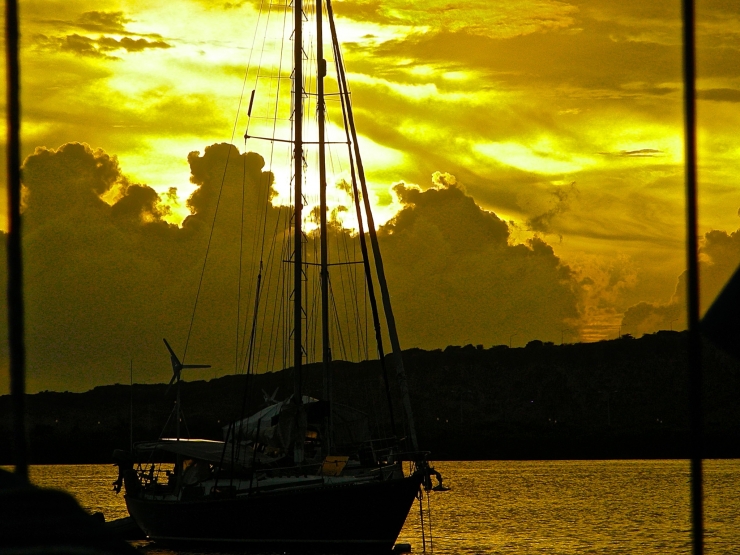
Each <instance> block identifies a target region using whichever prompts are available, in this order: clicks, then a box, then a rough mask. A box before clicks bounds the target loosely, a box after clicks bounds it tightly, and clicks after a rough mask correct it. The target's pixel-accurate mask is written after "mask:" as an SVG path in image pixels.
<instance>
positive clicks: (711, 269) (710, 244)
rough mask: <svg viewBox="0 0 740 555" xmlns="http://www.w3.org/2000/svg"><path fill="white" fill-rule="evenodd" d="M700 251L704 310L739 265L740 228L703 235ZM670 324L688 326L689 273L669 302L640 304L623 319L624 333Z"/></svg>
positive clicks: (681, 276) (703, 310)
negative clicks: (687, 289)
mask: <svg viewBox="0 0 740 555" xmlns="http://www.w3.org/2000/svg"><path fill="white" fill-rule="evenodd" d="M700 253H701V255H702V262H701V263H700V268H699V277H700V279H699V283H700V288H701V291H700V299H701V310H702V313H704V312H706V310H707V309H708V308H709V307H710V306H711V304H712V302H713V301H714V299H715V298H716V297H717V295H718V294H719V292H720V291H721V290H722V288H723V287H724V286H725V284H726V283H727V281H728V280H729V279H730V276H732V274H733V272H734V271H735V269H736V268H737V267H738V265H739V264H740V229H739V230H737V231H734V232H731V233H728V232H726V231H720V230H712V231H709V232H708V233H706V234H705V235H704V238H703V241H702V244H701V247H700ZM671 326H672V327H673V329H678V328H679V326H680V327H681V328H684V327H685V326H686V272H683V273H682V274H681V275H680V276H679V278H678V283H677V284H676V290H675V292H674V294H673V296H672V298H671V299H670V301H668V302H667V303H648V302H641V303H638V304H636V305H634V306H632V307H630V308H629V309H627V311H626V312H625V314H624V320H623V322H622V327H623V329H624V331H625V333H631V334H633V335H635V334H638V335H641V334H644V333H652V332H655V331H657V330H660V329H670V327H671Z"/></svg>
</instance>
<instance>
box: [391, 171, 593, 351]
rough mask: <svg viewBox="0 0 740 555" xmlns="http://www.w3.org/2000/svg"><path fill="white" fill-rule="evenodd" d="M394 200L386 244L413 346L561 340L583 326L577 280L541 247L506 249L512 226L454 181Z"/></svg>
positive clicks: (400, 189) (409, 190) (402, 321)
mask: <svg viewBox="0 0 740 555" xmlns="http://www.w3.org/2000/svg"><path fill="white" fill-rule="evenodd" d="M394 192H395V194H396V195H397V196H398V199H399V200H400V202H401V203H402V205H403V208H402V209H401V210H400V211H399V213H398V214H397V215H396V217H394V218H393V219H392V220H391V221H389V222H388V224H386V225H385V226H383V227H382V228H381V230H380V238H381V248H382V249H383V252H384V254H385V260H387V261H388V262H387V264H388V268H389V269H388V274H389V278H388V279H389V281H390V283H391V284H392V289H391V292H392V294H393V295H394V298H395V299H398V301H399V302H398V303H397V305H398V307H397V308H396V311H397V319H398V320H399V327H400V329H401V330H404V331H403V333H404V339H405V340H406V343H407V344H411V345H418V346H421V347H426V348H435V347H439V346H442V345H446V344H466V343H478V342H479V343H484V344H500V343H506V342H508V337H509V335H510V334H512V333H515V332H518V334H519V335H520V336H521V339H522V340H524V338H529V339H532V338H535V337H536V338H541V339H544V340H555V339H556V336H557V337H559V335H560V330H561V328H562V327H563V324H564V322H568V321H571V320H575V319H577V318H578V311H577V306H576V305H577V297H578V295H579V292H578V286H577V284H576V283H575V280H574V279H573V275H572V272H571V270H570V268H569V267H568V266H567V265H565V264H563V263H562V262H561V261H560V259H559V258H558V257H557V256H555V254H554V253H553V250H552V248H551V247H550V246H549V245H547V244H546V243H545V242H544V241H542V240H541V239H538V238H533V239H530V240H529V241H528V242H527V244H519V245H512V244H510V243H509V238H510V237H509V227H508V225H507V224H506V223H505V222H503V221H502V220H501V219H499V218H498V217H497V216H496V214H494V213H492V212H489V211H486V210H483V209H482V208H481V207H480V206H478V205H477V204H476V203H475V201H474V199H473V198H472V197H470V196H468V195H466V194H465V193H464V191H463V190H462V188H461V187H460V186H458V184H457V183H456V182H455V181H453V180H451V179H439V178H438V179H437V182H436V183H435V184H434V186H432V187H430V188H429V189H427V190H425V191H422V190H421V189H419V188H417V187H413V186H408V185H405V184H403V183H400V184H398V185H396V186H395V187H394Z"/></svg>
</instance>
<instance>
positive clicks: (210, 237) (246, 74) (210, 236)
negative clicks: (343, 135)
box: [182, 0, 264, 364]
mask: <svg viewBox="0 0 740 555" xmlns="http://www.w3.org/2000/svg"><path fill="white" fill-rule="evenodd" d="M262 3H263V4H264V0H263V2H262ZM259 13H260V15H261V14H262V5H260V12H259ZM259 19H260V16H258V17H257V25H256V26H255V38H254V39H253V43H252V48H251V49H250V52H249V61H248V62H247V69H246V71H245V72H244V80H243V81H242V90H241V94H240V95H239V103H238V105H237V109H236V117H235V118H234V126H233V128H232V130H231V141H230V143H229V144H230V146H234V137H235V136H236V128H237V125H238V124H239V114H240V111H241V106H242V102H243V100H244V90H245V89H246V85H247V78H248V77H249V69H250V67H251V62H252V52H253V51H254V40H255V39H256V35H257V26H258V25H259ZM230 158H231V148H229V151H228V154H227V155H226V163H225V164H224V171H223V175H222V176H221V185H220V187H219V190H218V199H217V200H216V208H215V210H214V212H213V221H212V222H211V230H210V232H209V234H208V244H207V246H206V254H205V256H204V258H203V268H202V269H201V272H200V279H199V280H198V290H197V293H196V294H195V302H194V303H193V313H192V315H191V317H190V325H189V327H188V335H187V338H186V340H185V349H184V351H183V354H182V362H183V364H184V363H185V360H186V358H187V354H188V346H189V345H190V336H191V334H192V331H193V322H194V321H195V313H196V310H197V308H198V300H199V299H200V292H201V289H202V286H203V276H204V275H205V272H206V264H207V263H208V253H209V252H210V249H211V241H212V240H213V230H214V229H215V227H216V216H217V215H218V208H219V205H220V204H221V194H222V193H223V189H224V182H225V181H226V171H227V168H228V167H229V159H230Z"/></svg>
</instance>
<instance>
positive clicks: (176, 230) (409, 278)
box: [3, 143, 580, 391]
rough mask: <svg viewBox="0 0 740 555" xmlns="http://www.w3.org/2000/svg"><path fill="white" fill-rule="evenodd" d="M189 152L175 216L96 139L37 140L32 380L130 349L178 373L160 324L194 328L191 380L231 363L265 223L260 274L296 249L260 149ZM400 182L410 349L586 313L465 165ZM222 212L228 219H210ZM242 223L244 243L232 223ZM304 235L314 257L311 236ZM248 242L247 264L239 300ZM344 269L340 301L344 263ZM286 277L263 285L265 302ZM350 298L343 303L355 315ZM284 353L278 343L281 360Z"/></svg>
mask: <svg viewBox="0 0 740 555" xmlns="http://www.w3.org/2000/svg"><path fill="white" fill-rule="evenodd" d="M227 159H229V160H230V163H229V166H228V168H229V169H228V171H227V172H226V173H224V167H225V162H226V160H227ZM188 162H189V164H190V167H191V181H192V182H193V184H194V185H195V186H196V189H195V192H194V193H193V194H192V196H191V197H190V199H189V201H188V206H189V208H190V210H191V212H192V215H191V216H190V217H188V218H187V219H186V220H185V221H184V223H183V225H182V227H177V226H174V225H171V224H168V223H167V222H166V221H165V220H164V216H165V215H166V212H167V206H166V202H165V201H166V199H165V198H163V197H161V196H160V195H158V194H157V193H156V192H155V191H154V190H153V189H151V188H150V187H148V186H147V185H146V184H140V183H132V182H131V181H130V180H129V179H127V178H126V177H125V175H124V173H123V172H122V169H121V167H120V166H119V164H118V161H117V159H116V157H115V156H112V155H110V154H108V153H106V152H104V151H102V150H100V149H93V148H91V147H89V146H88V145H85V144H80V143H69V144H65V145H63V146H62V147H60V148H58V149H56V150H54V149H47V148H38V149H37V150H36V151H35V153H34V154H33V155H31V156H29V157H28V158H27V160H26V161H25V163H24V166H23V175H24V184H25V187H26V208H25V212H24V218H25V230H24V232H25V235H24V249H25V251H24V256H25V264H26V266H25V287H26V306H27V345H28V382H29V389H30V390H32V391H35V390H41V389H57V390H80V389H87V388H89V387H91V386H94V385H97V384H103V383H111V382H123V381H125V380H126V379H127V376H128V374H127V373H128V366H129V361H130V360H132V359H133V360H134V364H135V368H136V372H137V374H136V379H137V380H139V381H164V380H167V379H168V378H169V372H170V370H169V361H168V358H167V355H166V352H165V351H164V347H163V346H162V340H161V338H162V337H167V338H168V340H170V342H171V343H172V344H173V345H176V346H177V347H176V350H178V352H180V353H181V352H182V350H183V346H184V344H185V341H186V337H187V333H188V329H189V327H190V326H192V329H193V333H192V336H191V340H190V343H189V347H188V355H187V357H188V360H189V361H191V362H206V363H210V364H212V365H213V366H214V369H213V370H206V371H203V372H201V373H200V374H198V373H197V372H194V373H193V374H192V375H191V379H196V378H201V379H202V378H209V377H213V375H221V374H225V373H229V372H233V371H235V369H234V348H235V340H234V335H235V334H234V331H235V328H236V326H235V323H236V321H237V318H241V319H242V320H245V319H246V317H247V316H248V314H249V309H248V307H249V306H251V302H252V301H251V296H250V295H248V293H250V292H253V290H254V289H253V284H254V281H255V280H254V277H255V275H256V274H255V273H254V272H255V270H256V268H257V262H256V261H257V260H259V258H260V256H259V255H255V254H254V253H253V252H252V251H251V250H250V249H251V248H252V247H251V246H250V245H254V244H258V245H259V244H260V243H261V242H262V239H261V236H260V233H261V232H260V231H259V230H260V229H261V228H266V229H268V230H269V231H270V233H269V235H268V236H267V240H266V241H264V244H265V245H266V246H265V248H264V254H263V255H262V257H261V258H262V259H264V260H265V270H264V275H263V278H262V279H263V283H265V284H266V283H270V282H272V283H279V282H280V279H282V278H281V277H280V274H281V272H284V270H281V269H280V268H281V267H283V266H285V264H284V263H282V262H283V261H284V260H285V259H286V258H288V257H289V256H290V255H289V253H286V252H284V251H280V250H279V245H278V247H275V246H274V245H273V244H272V243H271V239H270V235H271V234H272V231H273V230H277V231H278V233H277V235H278V238H281V237H282V236H283V235H285V234H286V233H289V227H288V223H287V222H288V220H286V211H285V210H284V209H281V208H280V207H274V206H272V205H271V203H270V202H269V199H271V198H273V196H274V195H275V191H274V189H273V188H272V181H273V177H272V175H271V174H270V173H269V172H265V171H263V165H264V162H263V160H262V158H261V157H260V156H259V155H257V154H254V153H247V154H240V153H239V152H238V151H237V150H236V149H235V148H233V147H230V146H228V145H224V144H216V145H212V146H210V147H208V148H206V149H205V150H204V152H203V153H199V152H192V153H191V154H190V155H189V156H188ZM222 183H223V188H222V187H221V184H222ZM393 191H394V194H395V195H397V197H398V200H399V202H400V203H401V205H402V209H401V210H400V211H399V212H398V213H397V215H396V216H395V218H393V219H392V220H391V221H389V222H388V223H387V224H386V225H385V226H383V227H382V228H381V229H380V230H379V239H380V243H381V250H382V252H383V254H384V261H385V264H386V271H387V275H388V280H389V286H390V291H391V295H392V297H393V302H394V310H395V311H396V318H397V321H398V324H399V329H400V330H401V340H402V345H403V346H404V347H405V348H410V347H424V348H437V347H445V346H446V345H448V344H466V343H474V344H477V343H483V344H485V345H491V344H500V343H508V340H509V337H510V335H511V334H517V335H516V338H517V339H516V340H515V341H514V343H515V344H520V345H521V344H523V342H526V341H528V340H530V339H534V338H540V339H544V340H556V339H557V338H558V337H559V336H560V332H561V329H562V328H563V326H564V325H566V324H567V323H570V322H575V321H576V320H577V319H578V317H579V309H578V302H579V295H580V289H579V288H580V286H579V284H578V283H577V281H576V279H575V276H574V274H573V272H572V271H571V269H570V268H569V267H568V266H567V265H565V264H563V263H562V261H561V260H560V259H559V258H558V257H557V256H556V255H555V254H554V252H553V250H552V248H551V247H550V246H549V245H548V244H547V243H545V242H544V241H543V240H541V239H537V238H534V239H530V240H529V241H527V242H526V244H513V242H512V241H511V235H510V228H509V225H508V224H507V223H506V222H504V221H502V220H501V219H500V218H498V217H497V216H496V215H495V214H494V213H492V212H489V211H486V210H483V209H482V208H481V207H480V206H479V205H477V204H476V202H475V200H474V199H473V198H472V197H471V196H469V195H468V194H466V192H465V190H464V188H463V187H462V185H460V184H459V183H457V181H456V180H455V178H454V177H453V176H451V175H449V174H442V173H436V174H435V175H434V176H433V180H432V183H431V185H430V186H429V187H428V188H426V189H425V190H422V189H420V188H418V187H415V186H411V185H407V184H404V183H398V184H397V185H395V186H394V188H393ZM242 206H244V207H245V214H246V217H245V221H247V222H251V221H253V220H255V219H256V220H259V221H261V222H263V223H264V225H263V226H258V227H254V226H253V225H252V224H251V223H246V224H245V225H244V226H242V224H241V207H242ZM217 211H218V214H217V216H218V217H217V218H216V220H217V221H218V222H219V224H218V225H217V226H215V227H214V228H213V233H211V223H212V222H213V220H214V214H216V212H217ZM240 226H242V229H243V230H244V234H245V237H246V239H245V241H244V243H240V242H239V241H238V240H237V238H236V237H231V236H228V235H227V232H226V228H227V227H232V228H234V227H236V228H237V229H239V227H240ZM332 233H333V235H332V241H333V243H332V244H336V245H339V242H338V239H342V240H344V239H346V238H349V239H353V238H352V237H351V234H350V232H349V231H347V230H344V229H341V228H340V227H338V226H336V225H335V226H333V231H332ZM255 238H256V239H258V240H257V241H256V242H255V241H254V239H255ZM308 240H309V243H308V245H307V251H308V252H309V259H311V258H310V257H311V256H314V254H310V253H312V252H314V250H313V249H314V247H315V237H313V236H309V238H308ZM209 243H210V245H211V246H210V250H209V251H208V264H206V266H205V268H206V269H205V271H203V257H204V253H205V251H206V247H207V246H208V245H209ZM333 248H334V247H333ZM336 248H339V247H336ZM239 252H242V253H244V255H243V257H242V259H243V264H242V273H243V275H244V277H243V280H242V285H241V287H242V290H241V292H242V299H241V301H240V302H237V301H235V299H237V295H238V293H239V289H238V286H237V282H238V276H239V267H238V259H239ZM3 264H4V258H3ZM270 264H272V265H273V269H268V266H269V265H270ZM250 272H251V273H250ZM270 272H272V274H269V273H270ZM201 275H202V278H201ZM333 276H334V277H333V278H332V288H333V294H334V295H335V297H336V298H337V299H338V298H339V295H340V293H339V288H340V285H341V284H340V282H341V281H342V280H343V279H344V277H342V276H341V275H340V274H339V272H337V273H334V274H333ZM201 279H202V287H201V289H200V296H199V298H198V303H199V308H198V310H197V311H196V316H195V318H194V319H193V320H192V323H191V316H192V314H193V305H194V301H195V297H196V294H197V292H198V283H199V281H200V280H201ZM310 283H311V282H309V285H307V286H306V287H307V290H311V287H312V286H311V285H310ZM250 288H252V289H251V290H250ZM285 291H287V289H285V287H284V288H283V293H279V294H272V295H267V294H266V295H265V296H264V297H263V301H262V302H263V307H264V312H265V313H270V311H272V310H274V309H273V308H270V307H271V306H272V305H274V303H276V302H277V301H278V300H279V298H278V297H279V295H280V294H284V293H285ZM339 304H340V303H339V301H337V306H339ZM342 310H344V309H342V308H341V307H340V309H338V311H337V314H338V317H342V318H343V317H344V316H343V314H342ZM274 314H276V316H274V318H273V317H271V318H268V319H266V320H264V321H263V322H262V324H261V325H263V326H264V328H265V330H264V331H263V332H260V333H261V341H263V342H265V346H264V349H265V351H267V350H268V348H269V347H268V346H267V342H272V343H273V344H274V343H275V342H277V341H278V339H275V338H273V337H272V336H271V331H270V329H271V328H270V326H273V325H274V322H273V321H272V320H275V319H279V318H280V317H281V316H278V315H277V314H278V313H277V312H275V313H274ZM3 325H4V324H3ZM568 325H569V326H570V327H573V326H574V324H568ZM241 333H244V331H243V330H242V332H241ZM337 352H339V348H338V347H337ZM370 352H371V353H372V352H373V351H372V350H371V351H370ZM260 360H263V361H264V360H266V358H265V357H263V358H262V359H260ZM280 363H281V360H280V356H278V357H277V359H276V360H273V364H274V365H278V366H279V365H280ZM263 369H264V368H263ZM5 385H7V384H5Z"/></svg>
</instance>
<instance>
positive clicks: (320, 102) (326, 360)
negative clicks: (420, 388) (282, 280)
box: [316, 0, 333, 454]
mask: <svg viewBox="0 0 740 555" xmlns="http://www.w3.org/2000/svg"><path fill="white" fill-rule="evenodd" d="M321 2H322V0H316V52H317V54H316V65H317V66H318V67H317V75H316V93H317V97H318V99H317V106H316V112H317V113H316V117H317V119H318V122H317V123H318V127H319V129H318V131H319V205H320V206H319V209H320V211H321V214H320V218H319V222H320V228H321V229H320V235H321V351H322V356H321V360H322V365H323V371H324V372H323V374H324V399H325V400H326V401H327V402H328V403H329V417H328V419H327V428H328V430H327V432H328V436H329V437H327V454H330V453H331V442H332V424H333V422H332V403H331V389H332V388H331V386H332V383H331V382H332V379H331V378H332V376H331V348H330V345H329V247H328V242H327V236H326V233H327V232H326V218H327V214H326V211H327V208H326V152H325V149H326V130H325V119H326V105H325V102H324V77H325V76H326V60H324V22H323V13H322V8H323V6H322V4H321Z"/></svg>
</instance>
